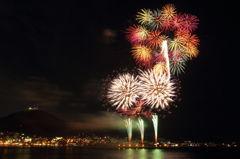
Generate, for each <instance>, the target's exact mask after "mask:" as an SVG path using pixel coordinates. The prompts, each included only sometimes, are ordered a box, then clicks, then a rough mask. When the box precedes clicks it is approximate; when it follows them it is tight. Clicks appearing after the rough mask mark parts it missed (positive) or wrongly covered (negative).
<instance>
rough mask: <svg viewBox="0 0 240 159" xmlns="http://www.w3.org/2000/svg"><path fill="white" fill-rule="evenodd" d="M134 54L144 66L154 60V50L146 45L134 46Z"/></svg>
mask: <svg viewBox="0 0 240 159" xmlns="http://www.w3.org/2000/svg"><path fill="white" fill-rule="evenodd" d="M132 54H133V57H134V58H135V59H136V60H137V61H138V63H140V64H142V65H144V66H146V65H149V64H150V62H151V60H152V50H151V49H150V48H148V47H146V46H142V45H139V46H134V47H133V49H132Z"/></svg>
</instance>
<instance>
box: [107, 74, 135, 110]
mask: <svg viewBox="0 0 240 159" xmlns="http://www.w3.org/2000/svg"><path fill="white" fill-rule="evenodd" d="M138 89H139V81H138V78H137V77H134V76H133V75H131V74H129V73H126V74H122V75H118V76H117V78H115V79H114V80H113V81H112V82H111V83H110V87H109V89H108V92H107V98H108V100H109V102H110V103H111V104H112V106H113V107H116V109H125V110H126V109H128V108H130V107H131V106H132V105H134V104H135V103H136V102H137V98H138V97H139V96H138V92H139V90H138Z"/></svg>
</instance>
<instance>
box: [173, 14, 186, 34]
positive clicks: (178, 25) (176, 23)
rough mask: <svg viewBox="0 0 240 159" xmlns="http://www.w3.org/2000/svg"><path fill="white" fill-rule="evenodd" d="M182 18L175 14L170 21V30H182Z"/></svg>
mask: <svg viewBox="0 0 240 159" xmlns="http://www.w3.org/2000/svg"><path fill="white" fill-rule="evenodd" d="M183 20H184V19H183V16H182V15H181V14H177V15H176V16H175V17H174V18H173V19H172V28H173V29H177V30H179V29H182V25H183Z"/></svg>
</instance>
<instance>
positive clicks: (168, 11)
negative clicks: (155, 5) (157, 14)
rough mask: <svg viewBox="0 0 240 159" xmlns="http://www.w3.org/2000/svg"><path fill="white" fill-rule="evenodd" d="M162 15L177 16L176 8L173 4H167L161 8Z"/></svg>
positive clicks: (169, 17)
mask: <svg viewBox="0 0 240 159" xmlns="http://www.w3.org/2000/svg"><path fill="white" fill-rule="evenodd" d="M161 13H162V16H163V17H164V18H166V19H171V18H173V17H175V16H176V8H175V6H174V5H173V4H166V5H165V6H163V8H162V10H161Z"/></svg>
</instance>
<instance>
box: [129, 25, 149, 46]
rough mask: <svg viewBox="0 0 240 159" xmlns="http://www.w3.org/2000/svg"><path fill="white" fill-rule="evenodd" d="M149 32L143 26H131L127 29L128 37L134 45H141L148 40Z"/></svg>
mask: <svg viewBox="0 0 240 159" xmlns="http://www.w3.org/2000/svg"><path fill="white" fill-rule="evenodd" d="M147 34H148V31H147V30H146V29H145V28H144V27H142V26H136V25H134V26H130V27H129V28H127V32H126V37H127V39H128V40H129V41H130V42H131V43H132V44H134V45H137V44H141V43H143V42H144V40H145V39H146V38H147Z"/></svg>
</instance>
